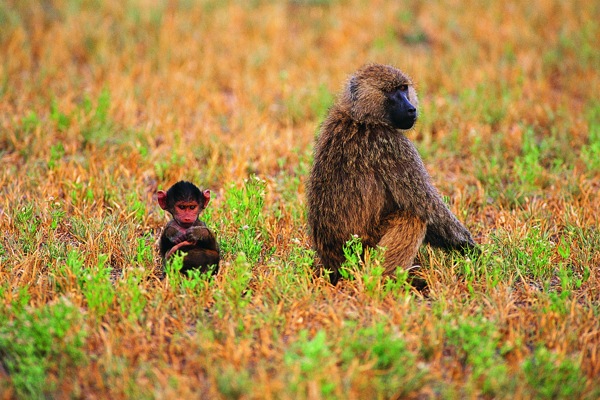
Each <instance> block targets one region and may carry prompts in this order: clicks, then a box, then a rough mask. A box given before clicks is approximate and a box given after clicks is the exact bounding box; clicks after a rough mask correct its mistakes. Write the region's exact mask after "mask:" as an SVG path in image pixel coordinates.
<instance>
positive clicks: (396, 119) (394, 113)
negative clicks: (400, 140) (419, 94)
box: [385, 84, 417, 129]
mask: <svg viewBox="0 0 600 400" xmlns="http://www.w3.org/2000/svg"><path fill="white" fill-rule="evenodd" d="M408 88H409V86H408V85H406V84H402V85H400V86H399V87H398V88H396V89H395V90H393V91H391V92H389V93H386V98H387V100H386V103H387V104H386V107H385V108H386V110H387V112H388V118H389V121H390V123H391V124H392V126H393V127H394V128H396V129H410V128H412V127H413V125H414V124H415V121H416V120H417V108H416V107H415V106H414V105H413V104H412V103H411V102H410V101H409V99H408V98H409V94H408Z"/></svg>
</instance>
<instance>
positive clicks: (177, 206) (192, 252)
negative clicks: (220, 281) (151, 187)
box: [156, 181, 220, 274]
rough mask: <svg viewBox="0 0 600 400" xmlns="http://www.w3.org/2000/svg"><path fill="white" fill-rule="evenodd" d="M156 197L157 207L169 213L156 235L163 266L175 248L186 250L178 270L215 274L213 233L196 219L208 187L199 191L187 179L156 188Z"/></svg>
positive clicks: (216, 249)
mask: <svg viewBox="0 0 600 400" xmlns="http://www.w3.org/2000/svg"><path fill="white" fill-rule="evenodd" d="M156 198H157V200H158V204H159V205H160V208H162V209H163V210H165V211H168V212H169V213H170V214H171V215H172V216H173V219H172V220H170V221H169V222H168V223H167V226H165V229H164V230H163V232H162V235H161V236H160V249H159V250H160V255H161V257H162V259H163V265H166V263H167V260H168V259H169V258H170V257H171V256H172V255H173V254H174V253H175V252H176V251H178V250H179V251H182V252H184V253H187V255H186V256H185V257H184V259H183V267H182V268H181V272H186V271H188V270H190V269H200V272H211V273H213V274H216V273H217V271H218V270H219V258H220V256H219V245H218V243H217V240H216V239H215V235H214V234H213V233H212V232H211V231H210V230H209V229H208V228H207V227H206V224H205V223H204V222H203V221H201V220H199V219H198V217H199V216H200V213H201V212H202V210H204V209H205V208H206V206H207V205H208V202H209V201H210V190H204V191H202V190H200V189H198V187H197V186H196V185H194V184H193V183H191V182H186V181H179V182H177V183H176V184H174V185H173V186H171V188H170V189H169V190H167V191H166V192H165V191H164V190H159V191H158V192H157V193H156Z"/></svg>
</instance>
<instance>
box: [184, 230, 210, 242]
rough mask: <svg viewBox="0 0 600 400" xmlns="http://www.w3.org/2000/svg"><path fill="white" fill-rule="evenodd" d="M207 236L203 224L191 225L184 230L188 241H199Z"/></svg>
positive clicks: (207, 233)
mask: <svg viewBox="0 0 600 400" xmlns="http://www.w3.org/2000/svg"><path fill="white" fill-rule="evenodd" d="M208 236H209V232H208V229H207V228H206V227H204V226H192V227H191V228H188V230H187V231H186V232H185V237H186V240H188V241H190V242H199V241H201V240H204V239H206V238H207V237H208Z"/></svg>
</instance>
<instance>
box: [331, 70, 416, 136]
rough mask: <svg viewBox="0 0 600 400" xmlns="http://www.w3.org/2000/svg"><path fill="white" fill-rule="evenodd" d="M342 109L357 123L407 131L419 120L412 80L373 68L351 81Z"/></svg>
mask: <svg viewBox="0 0 600 400" xmlns="http://www.w3.org/2000/svg"><path fill="white" fill-rule="evenodd" d="M341 107H342V108H344V107H346V108H348V109H349V110H350V115H351V117H352V118H353V119H355V120H356V121H358V122H367V123H374V124H381V123H384V124H387V125H390V126H391V127H393V128H395V129H403V130H406V129H410V128H412V127H413V126H414V124H415V121H416V120H417V116H418V111H417V109H418V107H419V102H418V99H417V93H416V92H415V89H414V87H413V85H412V82H411V80H410V78H409V77H408V76H407V75H405V74H404V73H403V72H402V71H400V70H399V69H396V68H394V67H391V66H389V65H380V64H371V65H367V66H365V67H363V68H361V69H360V70H358V71H357V72H356V73H355V74H354V75H353V76H352V77H351V78H350V80H349V82H348V85H347V86H346V92H345V96H344V97H343V98H342V105H341Z"/></svg>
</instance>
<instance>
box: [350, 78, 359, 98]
mask: <svg viewBox="0 0 600 400" xmlns="http://www.w3.org/2000/svg"><path fill="white" fill-rule="evenodd" d="M357 81H358V80H357V79H356V76H353V77H352V78H350V82H348V92H349V93H350V100H352V102H355V101H356V99H357V98H358V82H357Z"/></svg>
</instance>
